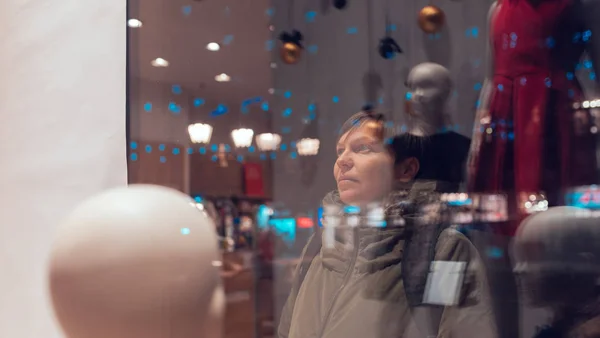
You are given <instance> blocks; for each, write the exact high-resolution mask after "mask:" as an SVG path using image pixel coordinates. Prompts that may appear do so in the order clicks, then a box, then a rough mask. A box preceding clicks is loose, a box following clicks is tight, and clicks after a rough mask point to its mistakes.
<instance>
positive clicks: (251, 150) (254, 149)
mask: <svg viewBox="0 0 600 338" xmlns="http://www.w3.org/2000/svg"><path fill="white" fill-rule="evenodd" d="M255 151H256V148H254V146H250V147H248V152H250V153H253V152H255Z"/></svg>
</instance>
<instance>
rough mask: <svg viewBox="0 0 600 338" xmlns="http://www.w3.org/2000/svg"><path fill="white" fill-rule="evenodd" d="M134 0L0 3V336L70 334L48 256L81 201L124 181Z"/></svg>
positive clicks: (39, 337) (24, 337) (29, 337)
mask: <svg viewBox="0 0 600 338" xmlns="http://www.w3.org/2000/svg"><path fill="white" fill-rule="evenodd" d="M125 13H126V1H125V0H103V1H81V0H61V1H42V0H25V1H23V0H2V1H0V51H1V52H0V337H6V338H9V337H11V338H42V337H43V338H55V337H62V334H60V330H59V328H58V326H57V324H56V323H55V320H54V318H53V314H52V311H51V307H50V302H49V297H48V293H47V282H46V260H47V254H48V251H49V248H50V245H51V242H52V239H53V236H54V231H55V228H56V225H57V223H58V222H59V220H60V219H61V218H62V217H64V215H65V214H66V213H67V212H68V211H69V210H70V209H71V208H72V207H73V206H74V205H75V204H76V203H78V202H80V201H81V200H82V199H84V198H86V197H88V196H89V195H91V194H94V193H96V192H98V191H100V190H104V189H106V188H109V187H113V186H116V185H124V184H126V179H127V170H126V141H125V108H126V106H125V105H126V102H125V75H126V74H125V64H126V41H125V40H126V38H125V37H126V17H125V15H126V14H125Z"/></svg>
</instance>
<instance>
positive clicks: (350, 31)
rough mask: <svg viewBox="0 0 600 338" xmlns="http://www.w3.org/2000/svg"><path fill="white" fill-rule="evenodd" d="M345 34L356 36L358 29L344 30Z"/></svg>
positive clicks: (349, 28)
mask: <svg viewBox="0 0 600 338" xmlns="http://www.w3.org/2000/svg"><path fill="white" fill-rule="evenodd" d="M346 32H347V33H348V34H356V33H358V28H356V27H348V29H347V30H346Z"/></svg>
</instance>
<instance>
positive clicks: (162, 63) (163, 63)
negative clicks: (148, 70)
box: [151, 58, 169, 67]
mask: <svg viewBox="0 0 600 338" xmlns="http://www.w3.org/2000/svg"><path fill="white" fill-rule="evenodd" d="M151 64H152V65H153V66H154V67H169V61H167V60H165V59H163V58H156V59H154V60H152V62H151Z"/></svg>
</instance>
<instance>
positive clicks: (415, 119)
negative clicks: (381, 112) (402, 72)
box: [406, 62, 452, 136]
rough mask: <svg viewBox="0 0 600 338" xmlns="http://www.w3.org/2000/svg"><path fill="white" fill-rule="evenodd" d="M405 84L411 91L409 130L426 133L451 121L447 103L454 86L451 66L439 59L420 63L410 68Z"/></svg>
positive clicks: (432, 131)
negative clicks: (445, 64) (451, 77)
mask: <svg viewBox="0 0 600 338" xmlns="http://www.w3.org/2000/svg"><path fill="white" fill-rule="evenodd" d="M406 85H407V86H408V88H409V89H410V91H411V93H412V96H411V99H410V100H411V109H410V110H409V111H408V125H409V133H411V134H414V135H418V136H425V135H431V134H434V133H436V132H438V131H439V130H440V129H441V128H442V127H443V126H444V125H445V124H446V123H447V122H448V121H447V118H448V117H447V115H446V114H445V113H446V112H445V106H446V101H448V97H449V96H450V91H451V90H452V80H451V79H450V72H449V71H448V69H446V68H444V67H443V66H441V65H439V64H437V63H429V62H427V63H421V64H419V65H417V66H415V67H414V68H413V69H412V70H411V71H410V73H409V74H408V80H407V83H406Z"/></svg>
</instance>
